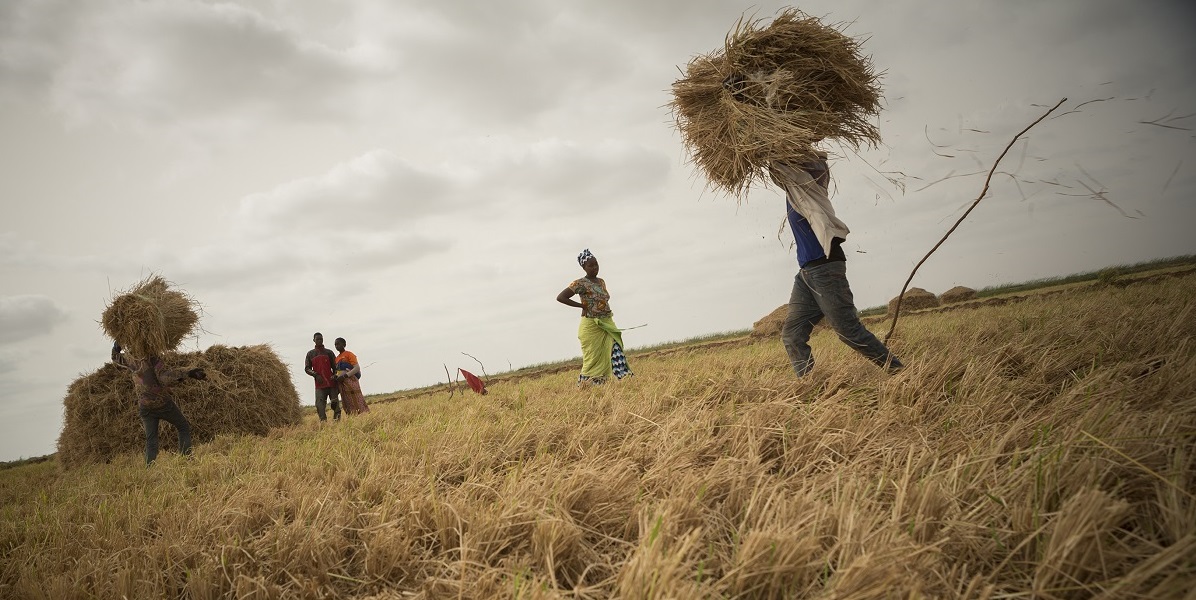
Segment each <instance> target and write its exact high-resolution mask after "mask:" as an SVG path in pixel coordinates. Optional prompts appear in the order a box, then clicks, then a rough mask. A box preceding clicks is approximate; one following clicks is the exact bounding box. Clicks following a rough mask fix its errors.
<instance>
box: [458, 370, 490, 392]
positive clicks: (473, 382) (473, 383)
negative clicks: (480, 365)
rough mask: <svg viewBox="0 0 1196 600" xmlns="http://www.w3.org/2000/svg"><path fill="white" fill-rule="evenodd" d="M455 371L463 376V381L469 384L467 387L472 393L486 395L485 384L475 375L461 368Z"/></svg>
mask: <svg viewBox="0 0 1196 600" xmlns="http://www.w3.org/2000/svg"><path fill="white" fill-rule="evenodd" d="M457 370H458V371H461V374H462V375H464V376H465V381H467V382H469V387H470V388H473V391H475V392H477V393H479V394H482V395H485V394H486V384H485V383H483V382H482V380H481V379H478V376H477V375H474V374H473V373H470V372H469V371H466V370H465V369H462V368H458V369H457Z"/></svg>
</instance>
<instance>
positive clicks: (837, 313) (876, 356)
mask: <svg viewBox="0 0 1196 600" xmlns="http://www.w3.org/2000/svg"><path fill="white" fill-rule="evenodd" d="M804 272H805V273H806V281H807V282H808V283H809V284H810V288H811V290H813V292H814V297H815V299H816V300H817V301H818V306H820V307H821V308H822V312H823V314H825V315H826V318H827V320H828V321H829V323H830V325H831V327H833V328H834V330H835V333H837V334H839V339H840V340H843V343H845V344H847V345H848V346H850V347H851V348H853V349H855V350H856V351H857V352H859V353H860V354H863V355H864V357H865V358H867V359H868V360H870V361H872V362H873V363H875V364H876V365H877V366H879V367H881V368H884V369H887V370H889V371H896V370H897V369H900V368H901V367H902V364H901V361H899V360H897V357H895V356H893V355H892V353H890V352H889V349H888V348H887V347H886V346H885V345H884V344H883V343H882V342H881V341H880V340H879V339H877V338H876V336H875V335H873V334H872V332H871V331H868V328H866V327H864V324H863V323H861V322H860V315H859V312H858V311H857V310H856V308H855V299H854V298H852V295H851V287H850V286H849V285H848V283H847V263H846V262H843V261H834V262H829V263H826V264H823V265H818V266H817V267H813V268H810V269H806V270H805V271H804Z"/></svg>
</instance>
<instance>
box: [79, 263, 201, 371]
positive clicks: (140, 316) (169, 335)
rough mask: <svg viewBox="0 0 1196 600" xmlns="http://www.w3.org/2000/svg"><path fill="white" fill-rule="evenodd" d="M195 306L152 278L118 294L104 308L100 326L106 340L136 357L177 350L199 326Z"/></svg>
mask: <svg viewBox="0 0 1196 600" xmlns="http://www.w3.org/2000/svg"><path fill="white" fill-rule="evenodd" d="M196 306H197V305H196V303H195V301H194V300H192V299H191V298H190V297H189V296H187V295H186V294H184V293H182V292H179V291H176V290H172V289H170V284H169V283H168V282H167V281H166V280H165V279H162V278H161V277H159V276H157V275H154V276H150V277H147V278H146V279H144V280H142V281H141V283H139V284H137V285H136V286H135V287H133V289H131V290H129V291H127V292H125V293H123V294H120V295H118V296H117V297H115V298H113V299H112V302H111V303H110V304H109V305H108V306H107V307H106V308H105V309H104V315H103V317H102V318H101V320H100V324H101V325H102V326H103V328H104V332H105V333H107V334H108V336H109V337H111V338H112V339H114V340H116V343H118V344H120V345H121V347H123V348H125V349H127V350H128V351H129V353H130V354H132V355H134V356H138V357H145V356H151V355H153V356H157V355H161V354H162V353H163V352H166V351H168V350H173V349H175V348H177V347H178V345H179V342H181V341H183V338H185V337H187V336H188V335H190V334H191V332H192V331H193V330H194V329H195V326H196V324H198V323H199V315H198V314H197V313H196V311H195V307H196Z"/></svg>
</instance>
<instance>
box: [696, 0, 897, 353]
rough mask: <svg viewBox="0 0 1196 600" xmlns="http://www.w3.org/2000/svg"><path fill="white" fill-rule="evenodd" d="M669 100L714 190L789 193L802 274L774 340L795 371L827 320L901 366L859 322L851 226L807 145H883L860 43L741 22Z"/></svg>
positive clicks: (782, 23) (789, 18)
mask: <svg viewBox="0 0 1196 600" xmlns="http://www.w3.org/2000/svg"><path fill="white" fill-rule="evenodd" d="M673 96H674V99H673V102H672V108H673V112H674V115H675V118H676V124H677V129H678V130H679V131H680V132H681V134H682V137H683V138H684V142H685V145H686V148H687V149H688V150H689V152H690V156H691V160H692V161H693V162H694V163H695V164H696V165H697V166H698V167H699V168H700V169H701V170H702V171H703V172H705V174H706V177H707V180H708V181H709V183H710V185H711V186H712V187H715V188H720V189H722V190H723V191H725V192H727V193H729V194H731V195H733V196H736V197H738V198H740V199H742V198H743V197H745V196H746V194H747V192H748V190H749V188H750V187H751V184H752V183H753V182H758V183H765V184H767V183H769V182H771V183H774V184H776V185H778V186H779V187H780V188H781V189H782V190H784V192H785V197H786V200H787V203H786V215H787V218H788V221H789V225H790V228H791V229H792V230H793V237H794V240H795V241H796V245H797V260H798V265H799V271H798V274H797V276H796V277H795V278H794V284H793V290H792V293H791V294H790V298H789V308H788V312H787V315H786V318H785V323H784V325H783V326H782V330H781V336H782V340H783V343H784V345H785V351H786V353H787V354H788V355H789V361H790V364H791V366H792V367H793V370H794V373H796V374H797V375H798V376H799V377H800V376H802V375H805V374H806V373H807V372H809V370H810V369H811V368H813V366H814V359H813V357H812V356H811V354H810V346H809V343H808V342H809V338H810V333H811V331H812V330H813V328H814V325H815V324H817V323H818V322H819V321H821V320H822V319H823V318H826V320H827V321H828V322H829V324H830V325H831V327H832V328H833V329H834V330H835V332H836V333H838V335H839V338H840V339H841V340H843V341H844V342H845V343H847V344H848V345H849V346H851V347H852V348H855V349H856V350H858V351H859V352H860V353H862V354H863V355H864V356H865V357H867V358H868V359H869V360H871V361H872V362H874V363H876V364H878V365H880V366H882V367H884V368H886V369H888V370H889V371H890V372H896V371H897V370H899V369H901V368H902V365H901V362H900V361H898V360H897V359H896V358H895V357H894V356H893V355H892V354H891V353H890V352H889V349H888V348H886V347H885V346H884V344H882V343H881V342H880V341H879V340H878V339H876V336H875V335H873V334H872V333H871V332H869V331H868V330H867V329H866V328H864V326H863V325H862V324H861V323H860V319H859V314H858V312H857V311H856V308H855V304H854V301H853V299H852V295H851V289H850V287H849V286H848V284H847V271H846V260H847V258H846V256H845V255H844V253H843V249H842V247H841V245H842V243H843V242H844V241H845V239H846V236H847V234H848V232H849V229H848V228H847V225H846V224H845V223H843V221H841V220H839V219H838V217H836V216H835V210H834V207H832V206H831V203H830V199H829V197H828V196H827V185H828V182H829V180H830V168H829V166H828V165H827V162H826V154H825V153H823V152H820V151H819V150H817V149H816V148H815V146H816V144H818V143H819V142H821V141H822V140H824V139H837V140H839V141H840V142H842V143H845V144H847V145H850V146H853V147H856V148H858V147H859V146H860V145H871V146H875V145H876V144H877V143H878V142H879V141H880V133H879V131H878V130H877V128H876V127H875V125H873V124H872V122H871V117H873V116H874V115H876V114H878V112H879V109H880V100H881V89H880V85H879V83H878V77H877V76H876V74H875V73H874V72H873V71H872V65H871V63H870V61H869V59H868V58H867V57H864V56H862V55H861V54H860V53H859V43H858V42H856V41H855V40H853V39H852V38H850V37H848V36H846V35H844V34H843V33H842V32H840V31H839V30H837V29H835V28H834V27H831V26H828V25H825V24H823V23H821V22H820V21H819V20H818V19H815V18H813V17H810V16H808V15H805V14H803V13H801V12H800V11H797V10H794V9H786V10H784V11H782V12H781V13H780V14H779V15H778V16H777V17H776V18H775V19H774V20H773V21H772V23H770V24H768V25H767V26H762V22H761V21H752V22H746V23H745V22H744V21H743V20H741V21H740V22H739V23H738V24H737V25H736V28H735V29H734V30H733V31H732V32H731V33H730V34H729V35H728V36H727V39H726V43H725V45H724V47H723V49H722V50H721V51H716V52H714V53H711V54H709V55H705V56H699V57H697V58H695V59H694V60H692V61H690V63H689V66H688V68H687V70H686V73H685V77H684V78H683V79H680V80H678V81H676V82H675V83H674V84H673Z"/></svg>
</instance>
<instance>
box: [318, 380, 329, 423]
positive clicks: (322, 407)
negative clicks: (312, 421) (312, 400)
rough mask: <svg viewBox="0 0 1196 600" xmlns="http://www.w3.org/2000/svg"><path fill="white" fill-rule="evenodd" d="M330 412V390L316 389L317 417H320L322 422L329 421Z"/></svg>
mask: <svg viewBox="0 0 1196 600" xmlns="http://www.w3.org/2000/svg"><path fill="white" fill-rule="evenodd" d="M327 411H328V390H327V389H326V388H316V416H318V417H320V420H321V421H327V420H328V416H327Z"/></svg>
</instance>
